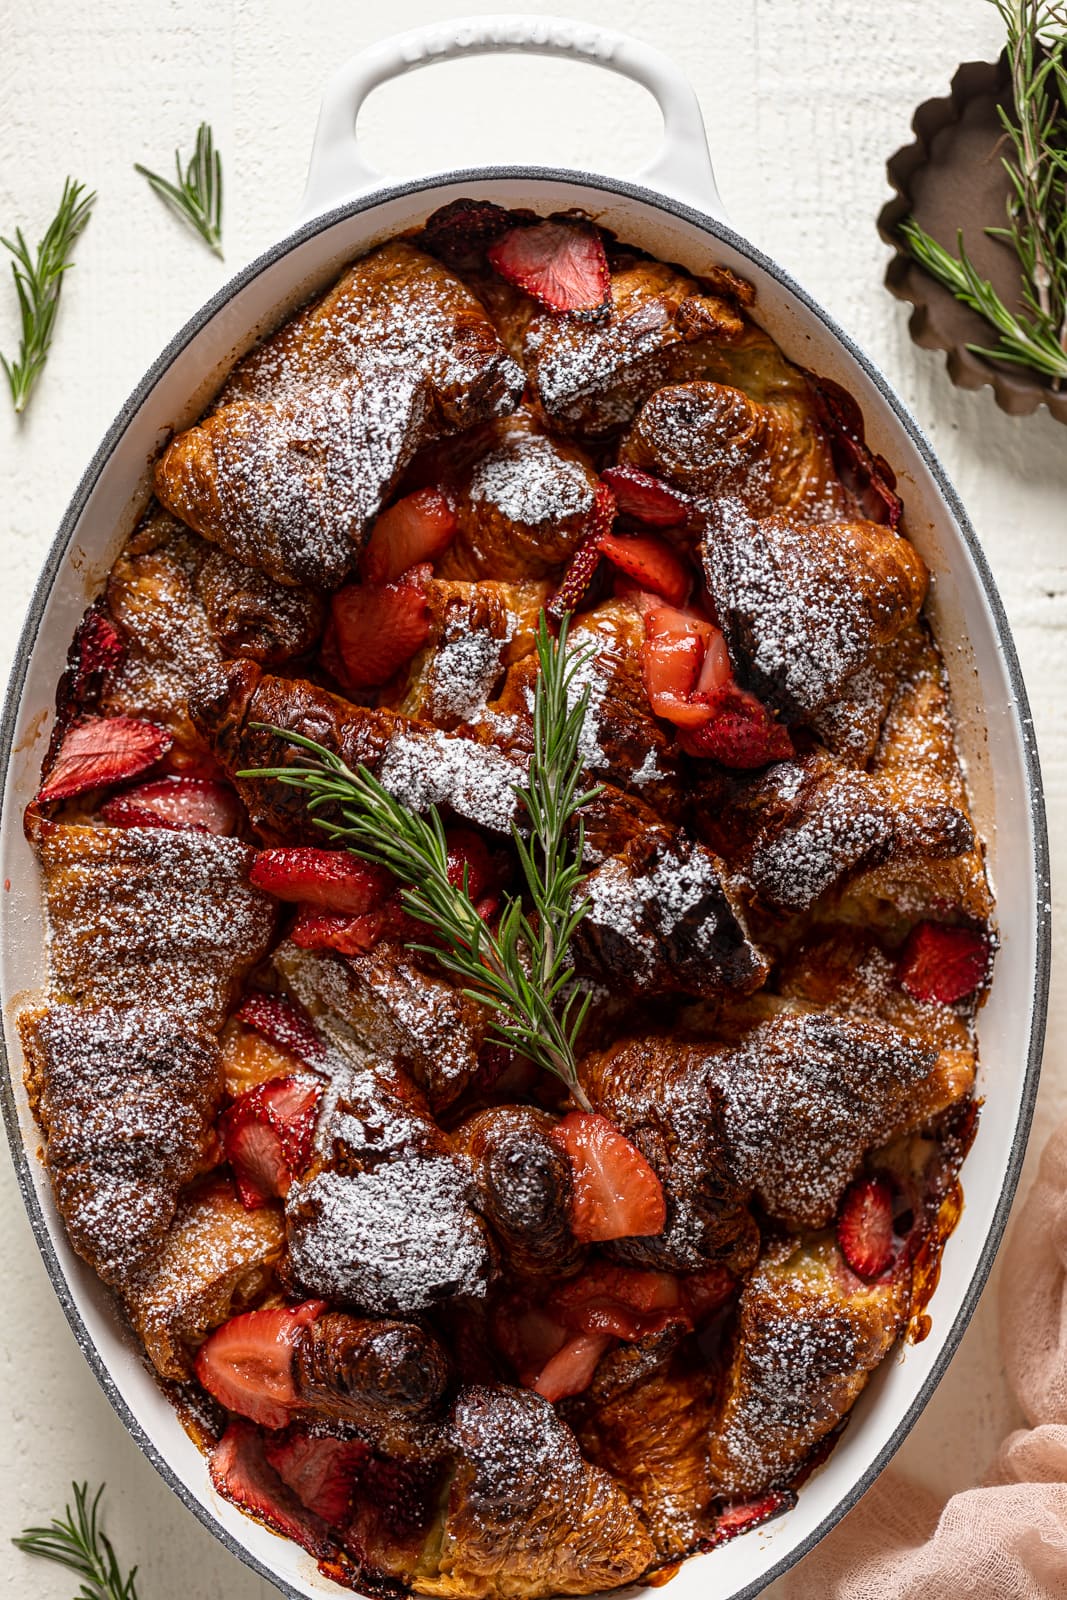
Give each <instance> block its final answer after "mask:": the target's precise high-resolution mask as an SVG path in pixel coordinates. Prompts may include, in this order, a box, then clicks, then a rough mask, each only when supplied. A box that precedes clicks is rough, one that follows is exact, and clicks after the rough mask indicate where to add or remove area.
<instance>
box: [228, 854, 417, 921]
mask: <svg viewBox="0 0 1067 1600" xmlns="http://www.w3.org/2000/svg"><path fill="white" fill-rule="evenodd" d="M248 876H249V879H250V881H251V882H252V883H253V884H254V885H255V886H256V888H257V889H265V890H266V891H267V893H268V894H273V895H276V896H277V898H278V899H279V900H292V901H296V902H299V903H300V904H302V905H312V906H321V908H322V909H323V910H324V911H336V912H342V913H344V914H345V915H346V916H359V915H360V914H361V913H362V912H364V911H371V910H373V909H374V908H375V907H376V906H378V905H380V904H381V902H382V901H383V900H384V899H385V897H386V895H387V894H388V893H389V891H390V889H391V888H392V887H393V882H394V879H393V875H392V873H390V872H387V871H386V869H385V868H384V867H379V866H376V865H375V863H374V862H372V861H361V860H360V859H359V857H358V856H354V855H353V854H352V852H351V851H350V850H316V849H314V848H312V847H295V848H292V849H280V850H260V851H259V853H258V855H257V856H256V859H255V861H254V862H253V863H252V870H251V872H250V873H249V875H248Z"/></svg>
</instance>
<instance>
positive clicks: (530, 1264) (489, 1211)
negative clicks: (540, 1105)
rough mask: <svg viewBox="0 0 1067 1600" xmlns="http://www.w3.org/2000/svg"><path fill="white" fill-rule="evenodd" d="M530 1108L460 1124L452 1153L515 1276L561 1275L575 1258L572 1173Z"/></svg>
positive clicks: (548, 1121)
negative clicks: (468, 1168) (464, 1161)
mask: <svg viewBox="0 0 1067 1600" xmlns="http://www.w3.org/2000/svg"><path fill="white" fill-rule="evenodd" d="M554 1126H555V1119H554V1118H553V1117H550V1116H549V1115H548V1113H547V1112H544V1111H538V1110H536V1109H535V1108H534V1107H532V1106H511V1105H509V1106H493V1107H490V1108H489V1109H488V1110H485V1111H479V1112H477V1113H476V1114H475V1115H474V1116H473V1117H468V1118H467V1120H466V1121H465V1122H463V1123H461V1124H460V1126H459V1127H458V1128H457V1129H456V1132H455V1134H454V1136H453V1143H454V1145H455V1148H456V1149H457V1150H458V1151H460V1152H461V1153H462V1154H464V1155H466V1156H467V1158H468V1159H469V1160H470V1162H471V1163H472V1166H473V1168H474V1182H475V1204H476V1205H477V1207H478V1209H479V1210H480V1211H481V1212H482V1215H483V1216H484V1217H485V1218H486V1220H487V1221H488V1222H489V1223H490V1225H491V1226H492V1229H493V1232H494V1233H495V1234H496V1236H497V1237H498V1239H499V1240H500V1242H501V1243H502V1245H503V1246H504V1251H505V1256H506V1259H507V1261H508V1262H509V1264H510V1265H511V1266H512V1267H513V1268H514V1270H515V1271H516V1272H519V1273H529V1274H534V1275H536V1274H541V1273H546V1272H553V1273H559V1272H565V1271H567V1270H569V1269H570V1268H571V1267H573V1266H574V1265H575V1264H576V1263H577V1260H578V1256H579V1251H578V1248H577V1246H576V1244H575V1241H574V1235H573V1233H572V1231H571V1224H570V1206H571V1197H572V1193H573V1188H574V1183H573V1170H572V1167H571V1164H570V1161H569V1160H568V1159H567V1156H566V1155H565V1153H564V1151H563V1149H562V1146H561V1145H559V1144H558V1143H557V1142H556V1141H555V1140H554V1139H553V1138H552V1137H551V1130H552V1128H553V1127H554Z"/></svg>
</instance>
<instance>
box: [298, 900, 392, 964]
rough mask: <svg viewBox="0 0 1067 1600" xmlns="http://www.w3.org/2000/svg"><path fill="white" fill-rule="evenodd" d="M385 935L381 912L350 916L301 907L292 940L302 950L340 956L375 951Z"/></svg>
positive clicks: (315, 907)
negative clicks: (332, 953) (329, 951)
mask: <svg viewBox="0 0 1067 1600" xmlns="http://www.w3.org/2000/svg"><path fill="white" fill-rule="evenodd" d="M384 932H385V921H384V913H383V912H381V911H367V912H365V913H364V914H363V915H362V916H355V917H349V916H344V915H343V914H341V913H339V912H336V911H320V910H319V909H318V907H317V906H301V907H300V910H299V911H298V912H297V916H296V921H295V922H294V923H293V925H292V927H291V928H290V929H289V937H290V939H292V941H293V943H294V944H295V945H297V946H298V947H299V948H300V949H301V950H336V951H337V953H338V955H342V956H358V955H362V954H363V953H364V952H365V951H367V950H373V949H374V946H375V945H376V944H377V943H378V940H379V939H380V938H381V937H382V935H383V933H384Z"/></svg>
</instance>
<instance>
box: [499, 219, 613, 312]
mask: <svg viewBox="0 0 1067 1600" xmlns="http://www.w3.org/2000/svg"><path fill="white" fill-rule="evenodd" d="M487 254H488V256H489V260H490V262H491V263H492V265H493V266H494V267H495V268H496V270H497V272H499V274H500V276H501V277H502V278H504V279H506V281H507V282H508V283H514V284H516V285H517V286H518V287H519V288H520V289H525V291H526V293H527V294H529V295H532V296H533V297H534V299H535V300H538V301H540V303H541V305H543V306H544V307H545V308H546V309H547V310H549V311H556V312H563V311H599V310H600V308H601V306H604V305H607V303H608V302H609V301H610V299H611V274H610V272H609V271H608V259H607V256H606V255H605V254H604V241H603V240H602V239H601V237H600V234H599V232H598V231H597V229H596V228H594V227H592V225H591V224H590V223H587V222H578V221H574V222H570V221H568V222H536V223H534V224H533V226H532V227H528V228H527V227H519V228H511V229H509V230H508V232H507V233H505V234H504V235H503V237H502V238H500V239H497V240H495V241H494V242H493V244H491V245H490V246H489V250H488V252H487Z"/></svg>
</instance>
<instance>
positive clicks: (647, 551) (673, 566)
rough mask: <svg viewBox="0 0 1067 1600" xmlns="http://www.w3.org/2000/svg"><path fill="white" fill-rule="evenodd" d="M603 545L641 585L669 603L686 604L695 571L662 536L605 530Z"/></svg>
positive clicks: (618, 564) (608, 556)
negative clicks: (659, 537) (639, 535)
mask: <svg viewBox="0 0 1067 1600" xmlns="http://www.w3.org/2000/svg"><path fill="white" fill-rule="evenodd" d="M600 548H601V550H602V551H603V552H604V554H605V555H606V556H607V558H608V560H609V561H610V562H611V563H612V564H613V565H614V566H616V567H618V568H619V570H620V571H621V572H625V573H626V574H627V576H628V577H630V578H633V579H634V581H635V582H636V583H639V584H640V585H641V587H642V589H646V590H649V591H651V593H652V594H658V595H659V596H660V597H661V599H663V600H666V601H667V603H668V605H672V606H680V605H682V604H684V602H685V598H686V596H687V595H688V593H689V590H690V589H691V587H692V583H693V578H692V574H691V573H690V571H689V569H688V567H687V566H686V564H685V562H684V561H683V560H682V559H681V557H680V556H678V555H676V554H675V552H674V551H673V550H672V549H671V547H670V545H669V544H664V542H663V540H662V539H652V538H647V539H646V538H642V537H636V536H632V535H631V536H622V537H620V536H619V535H617V534H613V533H603V534H601V536H600Z"/></svg>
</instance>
